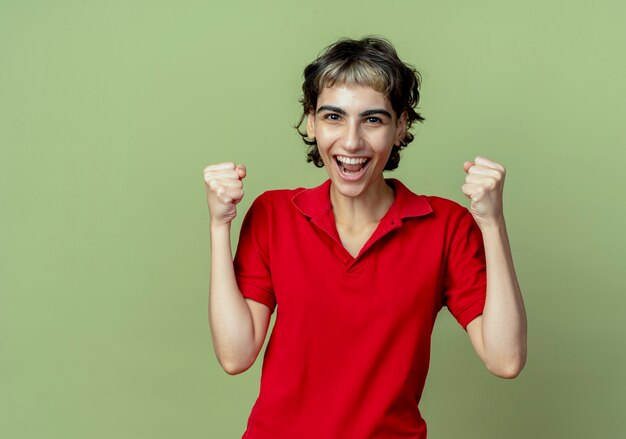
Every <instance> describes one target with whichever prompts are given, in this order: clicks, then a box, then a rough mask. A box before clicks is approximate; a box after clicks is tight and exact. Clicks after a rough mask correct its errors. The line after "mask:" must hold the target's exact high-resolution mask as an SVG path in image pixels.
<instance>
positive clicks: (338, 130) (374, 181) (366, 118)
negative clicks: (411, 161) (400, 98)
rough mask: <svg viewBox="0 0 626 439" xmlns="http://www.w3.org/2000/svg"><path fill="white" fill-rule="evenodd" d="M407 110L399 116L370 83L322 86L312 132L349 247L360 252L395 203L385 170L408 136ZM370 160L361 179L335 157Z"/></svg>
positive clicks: (311, 120)
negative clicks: (395, 149)
mask: <svg viewBox="0 0 626 439" xmlns="http://www.w3.org/2000/svg"><path fill="white" fill-rule="evenodd" d="M405 130H406V114H405V113H403V114H401V115H400V117H398V116H397V115H396V114H395V112H394V110H393V108H392V106H391V103H390V102H389V99H387V98H386V97H385V95H383V94H382V93H380V92H378V91H376V90H374V89H372V88H370V87H366V86H361V85H354V84H335V85H334V86H333V87H326V88H324V89H323V90H322V92H321V93H320V95H319V96H318V99H317V108H316V111H315V113H311V114H309V115H308V117H307V135H308V136H309V137H310V138H315V139H316V141H317V148H318V150H319V153H320V156H321V158H322V161H323V162H324V168H325V169H326V172H328V176H329V177H330V179H331V180H332V184H331V187H330V199H331V203H332V205H333V213H334V216H335V221H336V224H337V231H338V232H339V236H340V238H341V241H342V243H343V245H344V247H345V248H346V249H347V250H348V251H349V252H350V253H351V254H352V255H353V256H356V255H357V254H358V252H359V251H360V249H361V248H362V247H363V245H364V244H365V242H366V241H367V239H368V238H369V237H370V236H371V234H372V233H373V232H374V230H375V229H376V226H377V225H378V222H379V221H380V219H381V218H382V217H383V216H384V215H385V213H386V212H387V210H389V207H390V206H391V204H392V203H393V190H392V189H391V188H390V187H389V186H388V185H387V184H386V183H385V180H384V177H383V169H384V168H385V164H386V163H387V160H388V159H389V155H390V154H391V148H392V146H393V145H394V144H395V145H398V144H399V143H400V141H401V139H403V138H404V134H405ZM337 156H343V157H351V158H367V159H368V163H367V165H366V167H365V168H364V170H363V172H362V175H360V177H359V178H358V179H354V180H351V179H349V178H347V177H345V175H344V174H342V172H341V171H340V166H339V165H338V164H337V161H336V157H337Z"/></svg>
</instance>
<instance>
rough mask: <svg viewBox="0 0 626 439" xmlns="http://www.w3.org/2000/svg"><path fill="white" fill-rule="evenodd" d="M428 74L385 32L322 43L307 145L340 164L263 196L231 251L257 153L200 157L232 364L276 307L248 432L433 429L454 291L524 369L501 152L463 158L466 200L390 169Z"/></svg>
mask: <svg viewBox="0 0 626 439" xmlns="http://www.w3.org/2000/svg"><path fill="white" fill-rule="evenodd" d="M419 79H420V77H419V74H418V73H417V72H416V71H415V70H414V69H413V68H412V67H410V66H409V65H407V64H405V63H403V62H402V61H401V60H400V59H399V58H398V55H397V53H396V51H395V49H394V48H393V46H391V44H389V43H388V42H387V41H386V40H384V39H380V38H364V39H362V40H358V41H355V40H349V39H342V40H340V41H338V42H337V43H335V44H333V45H331V46H329V47H327V48H326V50H325V51H324V52H323V53H322V54H321V55H320V56H319V57H318V58H317V59H316V60H315V61H314V62H313V63H311V64H310V65H309V66H308V67H307V68H306V69H305V72H304V84H303V91H304V94H303V98H302V104H303V115H302V118H301V120H300V125H299V127H302V125H303V124H305V126H306V132H301V133H300V134H301V135H302V136H303V138H304V140H305V142H306V143H307V144H308V145H309V153H308V161H312V162H313V163H314V164H315V165H317V166H319V167H322V166H323V167H324V168H325V169H326V171H327V172H328V176H329V179H328V180H327V181H325V182H324V183H322V184H321V185H320V186H318V187H315V188H310V189H303V188H298V189H294V190H273V191H268V192H265V193H264V194H262V195H261V196H259V197H258V198H257V199H256V200H255V201H254V202H253V204H252V206H251V207H250V210H249V211H248V213H247V215H246V217H245V219H244V222H243V224H242V229H241V232H240V237H239V244H238V248H237V254H236V256H235V260H234V261H233V259H232V255H231V251H230V224H231V221H232V220H233V218H234V217H235V215H236V206H237V203H239V201H241V199H242V197H243V183H242V182H243V179H244V178H245V176H246V168H245V167H244V166H243V165H236V164H234V163H221V164H216V165H212V166H208V167H207V168H206V169H205V170H204V180H205V187H206V193H207V201H208V205H209V212H210V219H211V282H210V296H209V321H210V326H211V334H212V338H213V345H214V349H215V352H216V355H217V358H218V360H219V362H220V364H221V365H222V367H223V368H224V369H225V370H226V372H227V373H229V374H237V373H241V372H243V371H245V370H247V369H248V368H249V367H250V366H251V365H252V364H253V363H254V361H255V359H256V358H257V355H258V353H259V351H260V349H261V347H262V346H263V342H264V340H265V337H266V333H267V329H268V325H269V321H270V316H271V314H272V313H273V312H274V310H276V311H277V314H276V321H275V325H274V329H273V331H272V334H271V337H270V340H269V343H268V346H267V349H266V353H265V357H264V361H263V371H262V377H261V388H260V393H259V397H258V399H257V401H256V403H255V405H254V407H253V409H252V413H251V414H250V417H249V419H248V426H247V430H246V432H245V433H244V436H243V437H244V438H249V439H281V438H289V439H292V438H315V439H325V438H329V439H331V438H337V439H339V438H341V439H350V438H354V439H366V438H390V439H391V438H420V439H423V438H426V423H425V421H424V420H423V419H422V417H421V415H420V412H419V409H418V403H419V400H420V397H421V393H422V389H423V387H424V382H425V379H426V374H427V371H428V363H429V354H430V336H431V332H432V328H433V325H434V322H435V318H436V315H437V313H438V311H439V310H440V309H441V308H442V307H443V306H447V307H448V309H449V310H450V312H451V313H452V314H453V315H454V317H455V318H456V320H457V321H458V322H459V324H460V325H461V326H462V327H463V328H464V329H465V330H466V331H467V333H468V334H469V339H470V342H471V343H472V345H473V347H474V349H475V350H476V352H477V354H478V356H479V357H480V358H481V360H482V361H483V362H484V363H485V365H486V367H487V368H488V369H489V370H490V371H491V372H492V373H494V374H495V375H497V376H499V377H503V378H513V377H515V376H517V375H518V374H519V373H520V371H521V369H522V368H523V366H524V363H525V360H526V315H525V310H524V304H523V300H522V295H521V292H520V288H519V285H518V282H517V279H516V276H515V271H514V267H513V261H512V257H511V252H510V248H509V242H508V238H507V233H506V227H505V222H504V215H503V210H502V189H503V184H504V176H505V169H504V167H503V166H502V165H500V164H498V163H496V162H493V161H491V160H488V159H487V158H484V157H480V156H479V157H476V159H475V160H474V161H469V162H465V163H464V165H463V169H464V171H465V172H466V173H467V176H466V180H465V184H464V185H463V186H462V191H463V193H464V194H465V195H466V196H467V197H468V198H469V199H470V200H471V201H470V209H469V210H468V209H466V208H464V207H462V206H460V205H458V204H457V203H455V202H453V201H450V200H447V199H444V198H440V197H435V196H425V195H416V194H414V193H413V192H411V191H410V190H409V189H408V188H407V187H406V186H405V185H404V184H403V183H401V182H400V181H398V180H396V179H385V178H384V176H383V171H385V170H391V169H394V168H396V167H397V166H398V163H399V161H400V155H399V151H400V150H401V149H402V148H404V147H405V146H407V144H408V143H409V142H411V141H412V140H413V136H412V135H411V133H410V132H409V128H411V125H412V123H413V122H415V121H421V120H423V118H422V117H421V116H420V115H419V114H418V113H417V112H416V111H415V108H416V106H417V104H418V102H419V85H420V82H419Z"/></svg>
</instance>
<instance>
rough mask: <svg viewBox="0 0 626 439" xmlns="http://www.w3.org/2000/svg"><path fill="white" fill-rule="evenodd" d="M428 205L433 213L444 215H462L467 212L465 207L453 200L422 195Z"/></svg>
mask: <svg viewBox="0 0 626 439" xmlns="http://www.w3.org/2000/svg"><path fill="white" fill-rule="evenodd" d="M424 197H426V200H428V203H429V204H430V206H431V207H432V208H433V210H434V211H435V212H439V213H446V214H452V215H454V214H457V215H459V214H464V213H465V212H468V210H467V208H466V207H465V206H462V205H461V204H459V203H457V202H456V201H454V200H450V199H448V198H443V197H439V196H436V195H424Z"/></svg>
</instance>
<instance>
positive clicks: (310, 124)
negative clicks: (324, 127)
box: [306, 113, 315, 139]
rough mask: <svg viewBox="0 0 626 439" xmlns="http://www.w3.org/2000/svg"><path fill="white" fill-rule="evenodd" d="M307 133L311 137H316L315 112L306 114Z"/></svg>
mask: <svg viewBox="0 0 626 439" xmlns="http://www.w3.org/2000/svg"><path fill="white" fill-rule="evenodd" d="M306 135H307V137H308V138H309V139H315V116H314V115H313V113H309V114H307V116H306Z"/></svg>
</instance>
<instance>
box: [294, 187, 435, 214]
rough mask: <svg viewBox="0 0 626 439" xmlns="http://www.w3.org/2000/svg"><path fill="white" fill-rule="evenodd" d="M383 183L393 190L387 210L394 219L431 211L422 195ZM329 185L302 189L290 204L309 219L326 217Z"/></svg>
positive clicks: (329, 204)
mask: <svg viewBox="0 0 626 439" xmlns="http://www.w3.org/2000/svg"><path fill="white" fill-rule="evenodd" d="M385 181H386V182H387V183H388V184H390V185H391V187H392V188H393V189H394V193H395V197H394V200H393V204H392V205H391V208H390V209H389V211H390V213H393V216H394V217H397V218H399V219H404V218H410V217H418V216H423V215H427V214H429V213H430V212H432V211H433V209H432V207H431V206H430V203H429V202H428V199H427V198H426V197H425V196H424V195H416V194H414V193H413V192H411V191H410V190H409V189H408V188H407V187H406V186H405V185H404V184H403V183H402V182H401V181H400V180H397V179H395V178H389V179H386V180H385ZM330 183H331V180H330V179H328V180H326V181H325V182H324V183H322V184H321V185H319V186H317V187H314V188H310V189H303V190H301V191H300V192H298V193H297V194H296V195H294V196H293V198H292V202H293V203H294V204H295V206H296V207H297V208H298V210H299V211H300V212H302V213H303V214H304V215H306V216H307V217H309V218H313V219H319V218H321V217H323V216H326V215H328V213H329V212H330V211H331V210H332V205H331V203H330Z"/></svg>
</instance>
